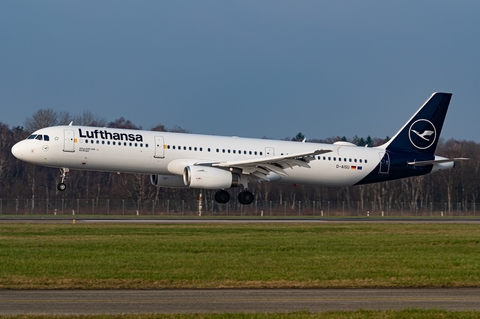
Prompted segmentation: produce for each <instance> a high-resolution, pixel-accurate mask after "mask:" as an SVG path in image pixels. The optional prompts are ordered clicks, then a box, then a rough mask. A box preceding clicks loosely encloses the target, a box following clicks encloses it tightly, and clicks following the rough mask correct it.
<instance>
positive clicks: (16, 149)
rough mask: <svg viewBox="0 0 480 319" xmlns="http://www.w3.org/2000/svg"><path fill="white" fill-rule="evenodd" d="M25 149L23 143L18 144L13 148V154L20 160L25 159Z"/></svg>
mask: <svg viewBox="0 0 480 319" xmlns="http://www.w3.org/2000/svg"><path fill="white" fill-rule="evenodd" d="M24 151H25V148H24V147H23V146H22V141H20V142H18V143H16V144H15V145H13V147H12V154H13V156H15V157H16V158H18V159H19V160H21V159H23V156H24V153H25V152H24Z"/></svg>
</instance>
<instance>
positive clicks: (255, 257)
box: [0, 223, 480, 289]
mask: <svg viewBox="0 0 480 319" xmlns="http://www.w3.org/2000/svg"><path fill="white" fill-rule="evenodd" d="M479 265H480V227H478V226H477V225H473V224H353V223H352V224H340V223H339V224H332V223H325V224H195V225H159V224H142V225H134V224H76V225H72V224H28V223H25V224H0V288H4V289H5V288H7V289H10V288H11V289H30V288H40V289H55V288H77V289H87V288H88V289H91V288H108V289H115V288H134V289H146V288H218V287H235V288H237V287H249V288H262V287H269V288H292V287H298V288H301V287H308V288H325V287H338V288H340V287H342V288H343V287H358V288H360V287H478V286H480V266H479Z"/></svg>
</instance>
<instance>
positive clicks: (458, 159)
mask: <svg viewBox="0 0 480 319" xmlns="http://www.w3.org/2000/svg"><path fill="white" fill-rule="evenodd" d="M467 160H469V158H464V157H458V158H445V159H440V160H431V161H420V162H408V163H407V164H408V165H413V166H427V165H433V164H441V163H449V162H457V161H467Z"/></svg>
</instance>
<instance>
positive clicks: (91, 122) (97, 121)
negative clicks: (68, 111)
mask: <svg viewBox="0 0 480 319" xmlns="http://www.w3.org/2000/svg"><path fill="white" fill-rule="evenodd" d="M73 124H75V125H84V126H100V127H104V126H107V120H106V119H104V118H102V117H100V116H95V115H93V113H92V112H90V111H83V113H82V114H81V115H78V116H75V117H74V118H73Z"/></svg>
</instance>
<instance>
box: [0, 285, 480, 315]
mask: <svg viewBox="0 0 480 319" xmlns="http://www.w3.org/2000/svg"><path fill="white" fill-rule="evenodd" d="M360 308H362V309H375V310H387V309H393V310H395V309H396V310H400V309H404V308H420V309H432V308H435V309H444V310H480V288H458V289H457V288H426V289H210V290H0V315H14V314H57V315H60V314H63V315H65V314H77V315H78V314H121V313H125V314H126V313H212V312H215V313H225V312H228V313H240V312H242V313H243V312H245V313H252V312H260V313H265V312H292V311H302V310H307V311H310V312H320V311H330V310H357V309H360Z"/></svg>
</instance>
